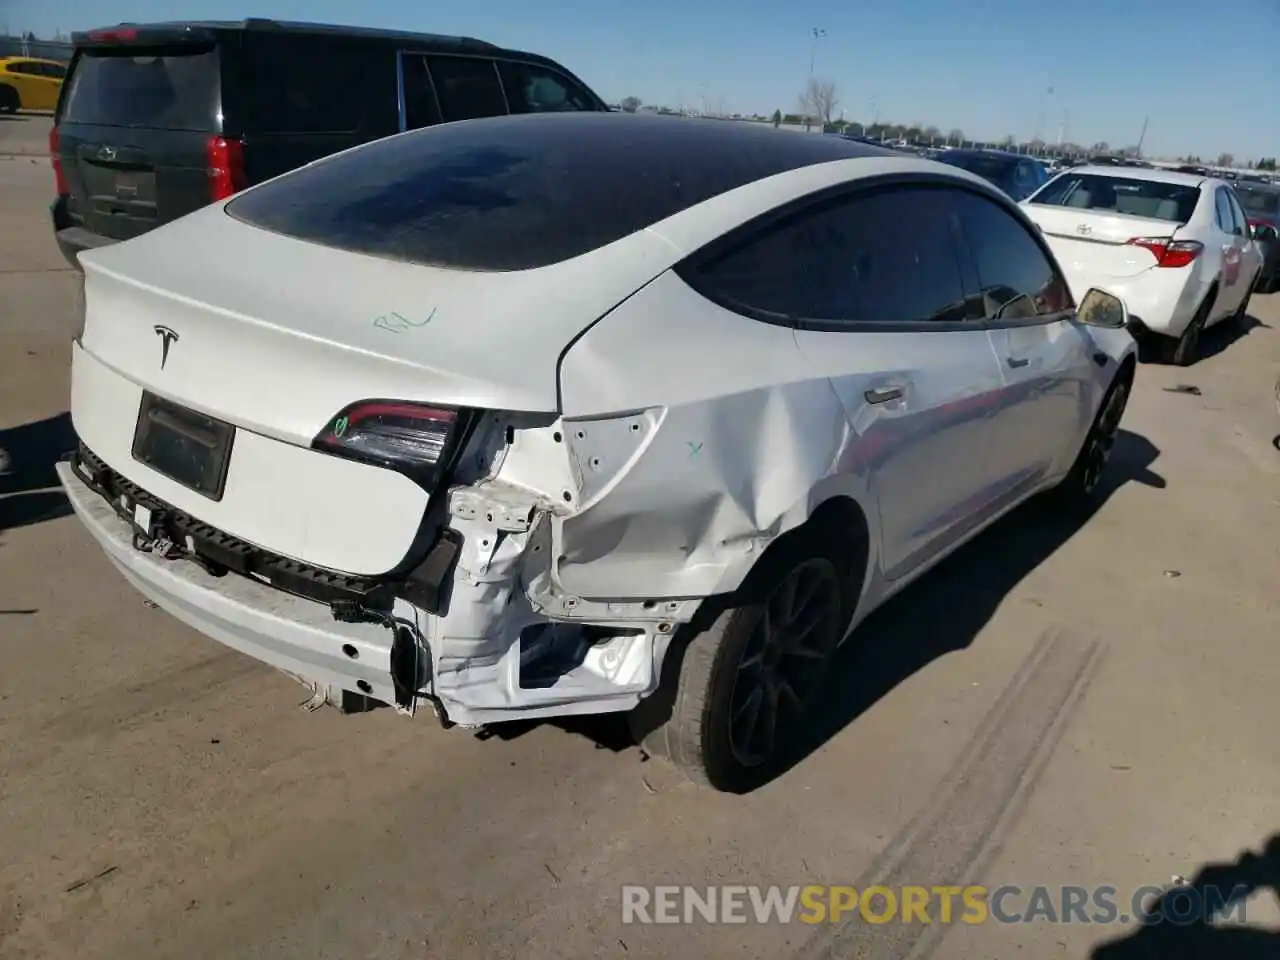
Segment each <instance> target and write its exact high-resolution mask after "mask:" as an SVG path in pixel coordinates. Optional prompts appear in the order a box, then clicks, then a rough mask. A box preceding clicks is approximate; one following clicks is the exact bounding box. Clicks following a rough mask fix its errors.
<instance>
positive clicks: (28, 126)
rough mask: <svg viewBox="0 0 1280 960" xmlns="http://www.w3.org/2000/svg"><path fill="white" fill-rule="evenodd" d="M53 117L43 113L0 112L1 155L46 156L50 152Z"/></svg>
mask: <svg viewBox="0 0 1280 960" xmlns="http://www.w3.org/2000/svg"><path fill="white" fill-rule="evenodd" d="M51 126H53V120H52V118H51V117H50V116H49V115H47V114H41V113H16V114H15V113H0V157H3V156H12V155H15V154H17V155H24V156H36V157H44V156H47V155H48V153H49V128H50V127H51Z"/></svg>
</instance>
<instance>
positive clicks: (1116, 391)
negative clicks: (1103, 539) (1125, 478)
mask: <svg viewBox="0 0 1280 960" xmlns="http://www.w3.org/2000/svg"><path fill="white" fill-rule="evenodd" d="M1132 388H1133V380H1132V376H1131V375H1130V374H1129V373H1128V372H1123V371H1122V372H1121V373H1120V374H1119V376H1117V377H1116V380H1115V381H1114V382H1113V383H1112V384H1111V387H1110V389H1109V390H1108V391H1107V395H1106V397H1105V398H1103V401H1102V406H1101V408H1100V409H1099V410H1098V413H1097V415H1096V416H1095V417H1094V420H1093V426H1092V427H1090V428H1089V434H1088V436H1086V437H1085V440H1084V446H1083V447H1081V449H1080V453H1079V454H1077V456H1076V460H1075V463H1073V464H1072V465H1071V470H1070V471H1069V472H1068V473H1067V475H1066V477H1065V478H1063V480H1062V482H1061V483H1060V484H1058V486H1057V487H1055V488H1054V489H1053V490H1052V491H1050V493H1051V498H1050V499H1051V500H1052V501H1054V502H1055V503H1056V504H1057V505H1058V506H1059V507H1066V508H1071V507H1078V506H1083V505H1085V504H1088V503H1090V502H1092V500H1093V497H1094V494H1095V493H1097V490H1098V485H1099V484H1100V483H1101V482H1102V478H1103V476H1104V475H1105V474H1106V471H1107V465H1108V464H1109V463H1110V462H1111V452H1112V450H1113V449H1114V448H1115V445H1116V436H1117V435H1118V434H1119V433H1120V421H1121V420H1122V419H1123V418H1124V411H1125V408H1126V407H1127V406H1128V405H1129V392H1130V390H1132Z"/></svg>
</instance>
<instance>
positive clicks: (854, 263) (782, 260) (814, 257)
mask: <svg viewBox="0 0 1280 960" xmlns="http://www.w3.org/2000/svg"><path fill="white" fill-rule="evenodd" d="M951 193H952V191H950V190H947V189H945V188H930V187H899V188H892V189H886V190H881V191H877V192H875V193H871V194H867V195H863V196H857V197H853V198H851V199H848V200H844V201H841V202H838V203H835V204H831V205H828V204H824V205H823V206H822V207H820V208H819V209H817V210H816V211H803V212H801V213H799V214H796V215H794V216H792V217H790V218H788V219H787V220H786V221H784V222H783V223H781V224H779V225H777V226H774V227H772V228H770V229H769V230H767V232H765V233H764V234H758V235H756V236H755V237H752V238H750V239H748V240H746V241H744V242H743V243H742V244H741V245H739V246H737V247H736V248H734V249H731V250H728V251H726V252H724V253H723V254H720V255H719V256H717V257H715V258H714V259H713V260H711V261H710V262H708V263H706V264H705V265H703V266H702V267H701V268H700V269H699V270H698V274H697V277H696V279H695V284H696V285H697V286H698V287H699V288H700V289H702V290H704V291H705V292H706V293H708V294H709V295H710V296H712V298H713V299H717V300H720V301H721V302H722V303H723V304H724V305H725V306H726V307H728V308H729V309H737V310H738V311H739V312H743V313H747V314H748V315H749V314H752V313H758V314H765V315H768V316H767V317H765V319H768V318H770V317H772V318H777V319H780V320H811V321H817V322H820V323H823V324H824V325H825V324H833V325H837V326H838V325H841V324H859V323H885V324H895V323H916V322H920V321H959V320H964V319H965V318H966V312H965V310H966V307H965V297H964V283H963V280H962V278H961V273H960V261H959V259H958V255H957V249H956V244H955V239H954V234H953V232H952V229H951V215H952V214H951V207H950V205H949V204H948V203H947V197H948V196H949V195H951Z"/></svg>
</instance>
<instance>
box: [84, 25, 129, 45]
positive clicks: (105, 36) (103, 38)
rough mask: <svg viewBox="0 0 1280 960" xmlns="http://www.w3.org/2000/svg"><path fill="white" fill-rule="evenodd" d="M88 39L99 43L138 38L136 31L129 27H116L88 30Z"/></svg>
mask: <svg viewBox="0 0 1280 960" xmlns="http://www.w3.org/2000/svg"><path fill="white" fill-rule="evenodd" d="M89 39H90V40H94V41H97V42H100V43H120V42H127V41H129V40H137V39H138V31H137V30H134V29H132V28H131V27H117V28H115V29H108V30H90V31H89Z"/></svg>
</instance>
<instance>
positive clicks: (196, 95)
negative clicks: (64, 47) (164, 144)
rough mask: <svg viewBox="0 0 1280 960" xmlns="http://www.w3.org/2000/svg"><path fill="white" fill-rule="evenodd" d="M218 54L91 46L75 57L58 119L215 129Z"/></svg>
mask: <svg viewBox="0 0 1280 960" xmlns="http://www.w3.org/2000/svg"><path fill="white" fill-rule="evenodd" d="M219 83H220V81H219V70H218V54H217V52H216V50H213V49H208V48H205V49H204V50H198V51H187V50H181V51H179V50H163V49H161V50H126V49H116V50H101V51H100V50H93V51H83V52H82V53H81V54H80V56H79V58H78V59H77V60H76V63H75V66H74V69H73V70H72V71H71V78H70V80H69V81H68V84H69V86H68V90H67V94H66V97H65V99H64V107H63V111H62V116H61V117H60V118H59V119H60V120H61V121H62V122H70V123H91V124H100V125H102V126H109V127H147V128H152V129H162V130H201V131H213V130H217V129H218V128H219V119H218V115H219V113H220V110H221V96H220V94H219Z"/></svg>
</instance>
